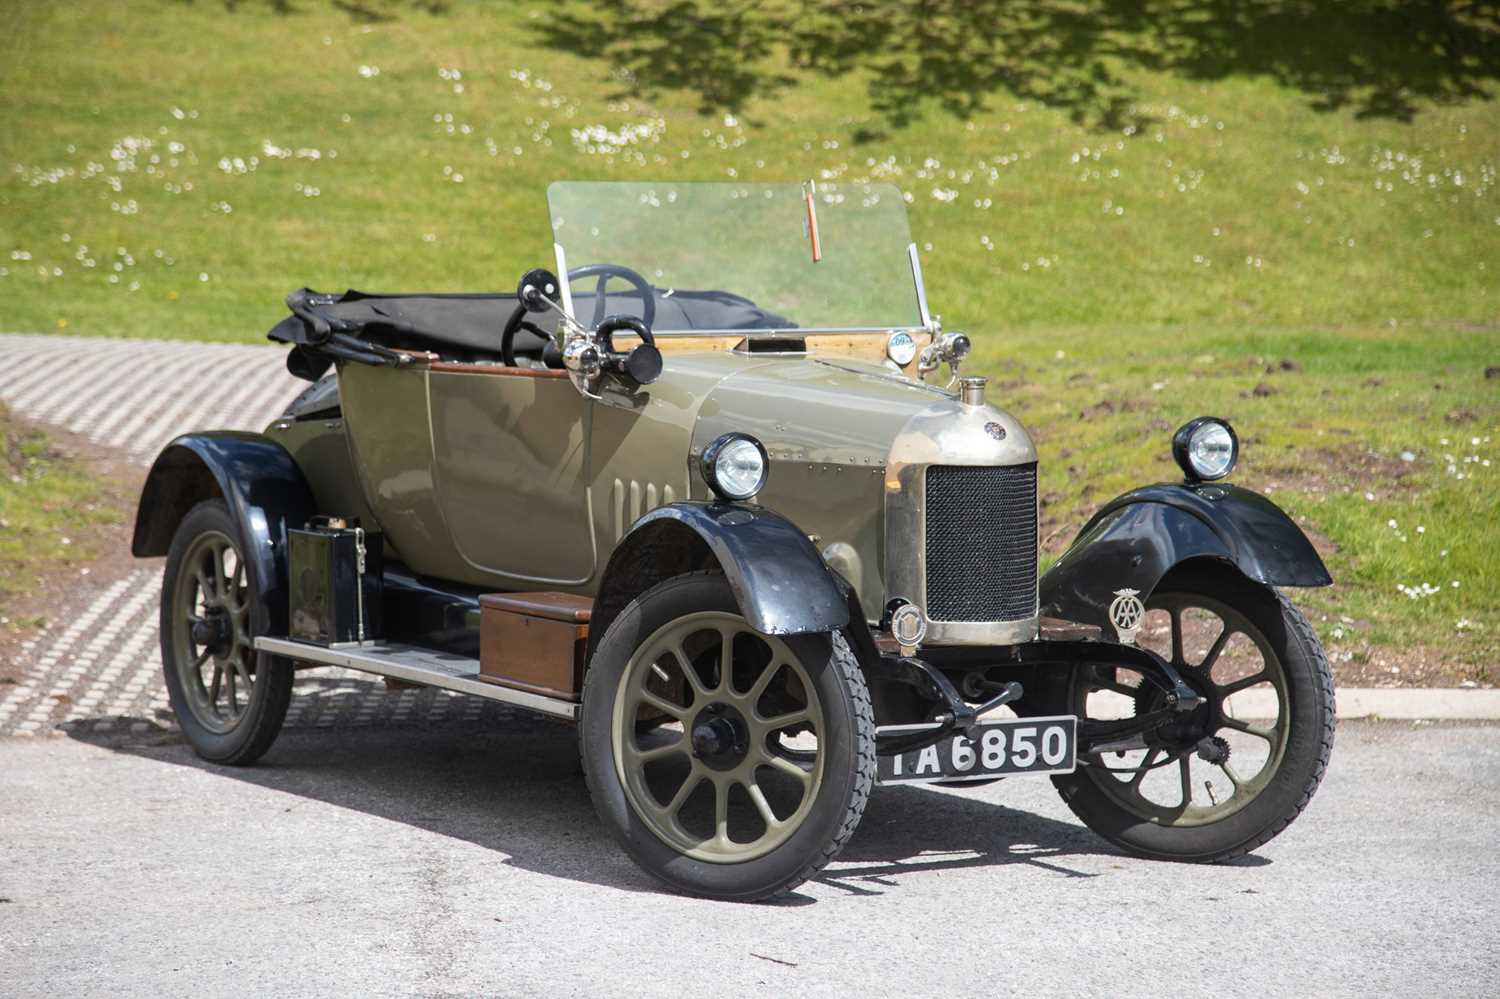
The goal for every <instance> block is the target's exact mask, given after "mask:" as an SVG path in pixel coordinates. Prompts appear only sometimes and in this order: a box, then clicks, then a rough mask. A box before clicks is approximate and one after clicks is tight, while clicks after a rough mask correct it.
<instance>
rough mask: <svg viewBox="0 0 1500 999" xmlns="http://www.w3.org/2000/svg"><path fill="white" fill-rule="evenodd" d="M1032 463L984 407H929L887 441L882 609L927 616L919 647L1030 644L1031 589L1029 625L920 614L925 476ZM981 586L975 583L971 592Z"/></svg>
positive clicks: (1034, 619) (1031, 452) (1016, 434)
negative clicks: (934, 469)
mask: <svg viewBox="0 0 1500 999" xmlns="http://www.w3.org/2000/svg"><path fill="white" fill-rule="evenodd" d="M1036 460H1037V453H1036V447H1035V445H1034V444H1033V443H1032V441H1031V437H1030V435H1028V434H1027V433H1026V430H1025V428H1023V427H1022V426H1021V424H1020V423H1019V422H1018V421H1017V420H1016V419H1015V418H1014V417H1012V416H1011V415H1010V414H1009V413H1006V412H1004V411H1003V410H1000V409H997V408H995V407H994V406H991V405H989V404H988V403H984V402H980V403H979V404H978V405H972V404H968V403H965V402H963V401H960V400H959V399H943V400H940V401H938V402H935V403H933V404H932V405H931V406H928V407H926V408H924V409H922V410H920V411H919V412H917V413H916V414H915V415H913V416H912V417H911V419H909V420H908V421H907V422H906V424H905V425H904V426H903V427H902V429H901V431H900V433H898V434H897V435H896V437H895V439H894V440H893V441H892V443H891V450H890V455H889V457H888V459H887V461H886V475H885V597H886V600H887V601H889V600H892V599H895V598H898V597H899V598H901V599H904V600H908V601H910V602H911V603H913V604H916V605H917V607H919V608H920V609H921V610H922V613H923V614H924V615H926V616H927V618H928V626H927V635H926V638H925V640H924V642H923V644H925V645H1008V644H1013V643H1017V642H1028V641H1031V640H1032V639H1034V638H1036V637H1037V634H1038V623H1039V616H1038V614H1037V611H1036V608H1037V604H1036V592H1035V588H1034V587H1033V589H1032V593H1031V594H1030V605H1031V608H1032V613H1031V615H1030V616H1029V617H1025V618H1021V619H1016V620H1004V621H1001V620H996V621H944V620H942V619H939V618H934V617H933V616H932V614H930V613H929V611H928V606H927V604H928V599H927V583H928V578H927V561H926V552H927V470H928V468H930V467H931V466H934V465H941V466H978V467H995V466H1014V465H1031V464H1035V462H1036ZM1035 515H1036V511H1035V506H1034V505H1033V509H1032V516H1033V518H1034V517H1035ZM1032 526H1033V527H1034V526H1035V524H1033V525H1032ZM986 583H987V581H986V580H983V579H975V581H974V585H976V586H983V585H986Z"/></svg>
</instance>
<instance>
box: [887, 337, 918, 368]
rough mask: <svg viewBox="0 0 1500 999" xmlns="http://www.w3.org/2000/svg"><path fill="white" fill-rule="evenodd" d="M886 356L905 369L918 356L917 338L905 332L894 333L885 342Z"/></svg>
mask: <svg viewBox="0 0 1500 999" xmlns="http://www.w3.org/2000/svg"><path fill="white" fill-rule="evenodd" d="M885 356H886V357H889V358H890V359H891V361H892V362H893V363H894V364H895V365H896V367H898V368H904V367H906V366H907V365H908V364H910V363H911V362H912V359H913V358H915V357H916V356H917V338H916V337H914V336H912V335H911V334H910V333H907V332H905V331H904V330H903V331H901V332H898V333H892V334H891V338H890V339H889V340H887V341H886V342H885Z"/></svg>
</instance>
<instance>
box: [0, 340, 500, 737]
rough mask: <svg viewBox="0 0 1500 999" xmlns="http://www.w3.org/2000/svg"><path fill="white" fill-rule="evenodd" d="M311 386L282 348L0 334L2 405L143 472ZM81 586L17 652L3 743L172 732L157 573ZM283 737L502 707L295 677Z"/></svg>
mask: <svg viewBox="0 0 1500 999" xmlns="http://www.w3.org/2000/svg"><path fill="white" fill-rule="evenodd" d="M304 387H306V383H305V382H301V381H298V380H297V379H295V378H293V377H292V376H291V375H289V374H288V373H287V371H286V367H285V354H284V353H283V352H282V351H281V350H278V349H277V348H275V347H256V346H245V345H236V344H205V343H184V342H179V341H169V340H109V339H101V338H93V337H59V336H34V335H27V334H8V333H7V334H0V402H4V403H5V404H6V405H7V406H9V407H10V408H11V410H12V411H14V412H15V413H17V414H19V415H21V416H24V417H26V418H27V419H31V420H35V421H37V422H40V423H45V424H51V425H53V426H57V427H63V428H65V429H67V430H70V431H72V432H74V433H77V434H81V435H83V436H86V437H88V438H89V439H90V440H91V441H93V442H94V443H96V444H99V445H103V446H105V447H111V448H118V449H120V450H121V451H123V452H125V453H126V454H128V455H129V456H130V457H131V459H132V460H134V461H135V462H137V463H138V464H140V465H141V466H143V467H145V466H149V465H150V463H151V461H152V460H153V459H154V458H155V457H156V455H157V453H158V452H159V451H160V450H161V448H162V446H163V445H165V444H166V443H167V442H168V441H170V440H171V439H172V438H173V437H175V436H177V435H178V434H180V433H183V432H185V431H188V430H197V429H230V430H259V429H261V428H263V427H265V426H266V424H268V423H270V422H271V420H273V419H275V418H276V417H277V416H279V415H280V414H281V413H282V411H283V410H284V408H285V407H286V404H287V403H288V402H290V401H291V399H292V398H293V397H294V396H296V394H297V393H298V392H299V391H301V389H302V388H304ZM140 566H141V567H140V568H138V569H135V570H134V571H131V572H129V573H127V574H126V575H124V576H122V577H119V578H114V579H109V578H105V579H97V578H95V577H93V576H92V575H91V576H90V577H88V579H87V580H81V581H80V584H81V585H80V586H79V588H78V591H77V595H76V598H75V600H74V602H72V603H71V604H70V605H69V606H65V607H59V608H57V609H55V610H54V611H53V612H52V613H51V614H49V619H50V620H49V629H48V630H47V631H45V632H43V633H41V634H40V635H39V636H38V637H37V638H35V639H33V640H32V641H31V642H29V643H27V644H25V645H23V646H22V647H21V651H20V656H21V659H22V661H21V662H20V663H19V664H18V665H19V666H20V667H21V672H22V673H23V674H24V676H23V679H22V681H21V682H20V683H19V684H15V685H5V686H0V737H3V736H9V735H20V736H35V735H47V734H74V735H77V736H84V737H92V736H98V737H105V738H109V737H119V736H124V737H139V736H141V735H143V734H147V735H149V734H151V733H165V732H173V731H175V729H176V726H175V724H174V722H173V720H172V712H171V709H170V707H169V706H168V703H167V691H166V687H165V685H164V684H163V682H162V676H161V654H160V647H159V641H160V637H159V636H160V629H159V627H158V613H159V608H158V598H159V594H160V590H161V574H162V569H161V563H160V560H151V561H150V562H142V563H140ZM297 677H298V680H297V684H296V687H295V688H294V695H293V698H292V704H291V707H290V709H289V710H288V712H287V725H288V726H290V727H302V728H333V727H338V728H348V727H360V728H363V727H369V726H382V725H384V726H390V725H418V726H427V725H431V724H434V723H439V722H441V723H444V724H450V723H455V722H457V723H465V722H467V723H473V724H478V725H485V724H491V723H493V722H495V721H498V720H500V719H502V718H507V717H511V712H510V710H509V709H507V708H505V707H504V706H502V705H500V704H498V703H496V702H493V701H487V700H484V699H482V698H474V697H465V696H462V695H458V694H451V693H449V692H447V691H439V690H434V689H431V688H427V689H422V690H411V689H406V690H400V691H390V692H388V691H387V690H386V687H385V684H384V683H383V682H381V681H380V680H378V679H372V678H371V677H369V676H368V675H367V674H363V673H356V672H353V671H350V670H340V669H333V668H326V669H316V670H309V671H305V672H299V673H298V674H297Z"/></svg>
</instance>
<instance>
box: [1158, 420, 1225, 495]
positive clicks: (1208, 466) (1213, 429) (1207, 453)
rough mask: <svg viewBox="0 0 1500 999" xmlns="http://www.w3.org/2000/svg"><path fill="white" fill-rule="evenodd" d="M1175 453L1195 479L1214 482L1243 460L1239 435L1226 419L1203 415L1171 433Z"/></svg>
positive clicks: (1186, 472)
mask: <svg viewBox="0 0 1500 999" xmlns="http://www.w3.org/2000/svg"><path fill="white" fill-rule="evenodd" d="M1172 457H1174V458H1176V459H1177V464H1179V465H1181V466H1182V472H1183V474H1184V475H1186V476H1187V477H1188V478H1189V479H1190V480H1192V481H1194V482H1212V481H1213V480H1215V479H1222V478H1223V477H1224V476H1226V475H1228V474H1229V473H1230V472H1232V471H1234V465H1235V462H1237V461H1239V460H1240V439H1239V438H1238V437H1236V436H1235V435H1234V428H1232V427H1231V426H1230V425H1229V422H1228V421H1227V420H1221V419H1219V418H1218V417H1214V416H1200V417H1198V418H1197V419H1196V420H1189V421H1188V422H1187V423H1185V424H1183V425H1182V429H1180V430H1178V431H1177V433H1175V434H1173V435H1172Z"/></svg>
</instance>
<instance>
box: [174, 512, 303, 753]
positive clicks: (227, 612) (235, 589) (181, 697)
mask: <svg viewBox="0 0 1500 999" xmlns="http://www.w3.org/2000/svg"><path fill="white" fill-rule="evenodd" d="M243 550H244V549H243V547H242V545H241V542H240V540H239V531H238V528H237V526H236V525H235V523H234V519H233V518H232V517H231V516H230V514H229V510H228V508H227V507H226V506H225V505H224V503H223V502H222V501H220V500H212V501H208V502H204V503H200V504H198V505H197V506H195V507H194V508H193V509H192V510H191V511H190V512H189V513H188V515H187V516H186V517H184V518H183V521H182V523H181V525H179V527H178V529H177V533H176V535H175V536H174V537H173V539H172V546H171V549H170V551H169V552H168V554H167V568H166V574H165V577H164V579H163V582H162V605H161V644H162V665H163V669H164V670H165V679H166V682H167V691H168V693H169V694H170V696H171V700H172V708H173V710H174V711H175V712H176V714H177V719H178V722H179V724H180V725H181V727H182V732H183V735H184V736H186V738H187V740H188V742H189V743H191V744H192V746H193V748H194V749H195V750H196V751H197V752H198V753H199V755H201V756H203V757H204V758H206V759H209V760H213V761H215V762H219V763H249V762H252V761H253V760H255V759H256V758H258V757H259V756H260V755H261V754H263V753H264V752H265V751H266V750H267V749H268V748H270V745H271V742H272V740H274V739H275V738H276V735H277V733H278V732H279V731H280V729H281V722H282V719H283V718H284V717H285V715H286V708H287V703H288V701H289V700H290V697H291V686H292V669H291V666H290V664H289V663H286V662H284V661H281V660H277V659H273V658H272V657H269V656H264V655H261V654H259V653H257V652H256V651H255V649H254V646H253V642H254V636H255V634H256V630H257V628H258V627H259V620H260V608H259V607H258V606H257V604H256V596H255V588H254V587H253V585H252V581H251V579H250V571H251V570H250V566H249V564H248V563H246V562H245V561H244V559H243V557H242V554H241V553H242V552H243Z"/></svg>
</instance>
